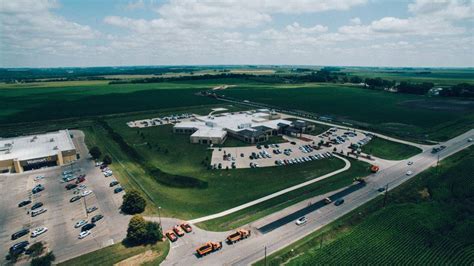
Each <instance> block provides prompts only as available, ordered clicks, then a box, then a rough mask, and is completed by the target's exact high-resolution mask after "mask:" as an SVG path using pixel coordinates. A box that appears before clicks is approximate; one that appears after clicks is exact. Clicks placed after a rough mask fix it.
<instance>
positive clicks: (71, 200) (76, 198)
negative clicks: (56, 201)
mask: <svg viewBox="0 0 474 266" xmlns="http://www.w3.org/2000/svg"><path fill="white" fill-rule="evenodd" d="M80 199H81V196H74V197H72V198H71V199H70V200H69V202H74V201H78V200H80Z"/></svg>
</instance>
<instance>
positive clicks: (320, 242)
mask: <svg viewBox="0 0 474 266" xmlns="http://www.w3.org/2000/svg"><path fill="white" fill-rule="evenodd" d="M319 248H320V249H322V248H323V234H321V238H320V240H319Z"/></svg>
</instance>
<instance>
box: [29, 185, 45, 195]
mask: <svg viewBox="0 0 474 266" xmlns="http://www.w3.org/2000/svg"><path fill="white" fill-rule="evenodd" d="M43 190H44V186H43V185H41V184H40V185H37V186H35V187H34V188H33V189H32V190H31V193H33V194H36V193H39V192H41V191H43Z"/></svg>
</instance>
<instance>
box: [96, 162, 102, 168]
mask: <svg viewBox="0 0 474 266" xmlns="http://www.w3.org/2000/svg"><path fill="white" fill-rule="evenodd" d="M102 164H103V162H96V163H95V166H97V167H99V166H101V165H102Z"/></svg>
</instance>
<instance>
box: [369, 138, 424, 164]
mask: <svg viewBox="0 0 474 266" xmlns="http://www.w3.org/2000/svg"><path fill="white" fill-rule="evenodd" d="M362 151H363V152H365V153H368V154H371V155H373V156H375V157H379V158H382V159H387V160H404V159H407V158H410V157H412V156H414V155H416V154H418V153H420V152H422V150H421V149H420V148H417V147H414V146H411V145H407V144H403V143H399V142H394V141H390V140H386V139H382V138H377V137H375V138H373V139H372V140H371V141H369V143H367V144H366V145H364V146H362Z"/></svg>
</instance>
